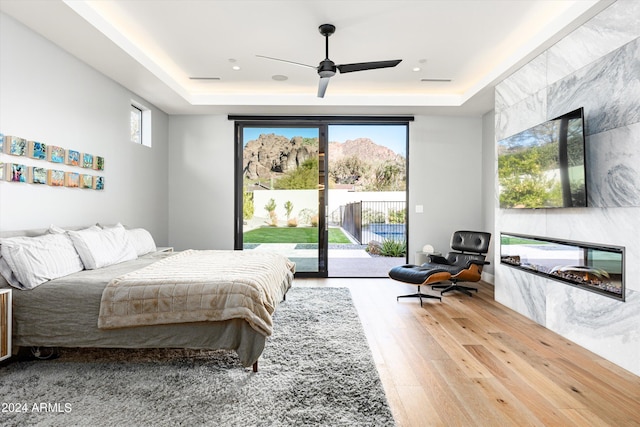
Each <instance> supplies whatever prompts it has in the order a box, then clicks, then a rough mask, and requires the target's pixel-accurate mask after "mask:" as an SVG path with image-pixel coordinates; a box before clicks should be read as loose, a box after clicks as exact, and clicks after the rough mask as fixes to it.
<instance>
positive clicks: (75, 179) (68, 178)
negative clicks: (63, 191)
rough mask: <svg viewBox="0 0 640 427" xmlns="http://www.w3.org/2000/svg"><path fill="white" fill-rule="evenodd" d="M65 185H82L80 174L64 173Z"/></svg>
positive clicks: (77, 186)
mask: <svg viewBox="0 0 640 427" xmlns="http://www.w3.org/2000/svg"><path fill="white" fill-rule="evenodd" d="M64 186H65V187H69V188H79V187H80V174H79V173H77V172H65V173H64Z"/></svg>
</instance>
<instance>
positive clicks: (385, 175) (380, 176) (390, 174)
mask: <svg viewBox="0 0 640 427" xmlns="http://www.w3.org/2000/svg"><path fill="white" fill-rule="evenodd" d="M405 180H406V168H405V164H404V163H403V162H399V161H386V162H384V163H382V164H380V165H378V167H377V168H376V170H375V172H374V175H373V182H371V183H370V184H369V185H368V189H369V190H370V191H404V190H405V185H404V183H405Z"/></svg>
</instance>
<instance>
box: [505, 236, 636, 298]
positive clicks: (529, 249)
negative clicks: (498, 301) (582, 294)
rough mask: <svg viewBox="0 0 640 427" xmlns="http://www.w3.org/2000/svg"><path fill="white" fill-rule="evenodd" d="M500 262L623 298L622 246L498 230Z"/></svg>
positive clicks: (602, 293)
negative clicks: (499, 231) (500, 231)
mask: <svg viewBox="0 0 640 427" xmlns="http://www.w3.org/2000/svg"><path fill="white" fill-rule="evenodd" d="M500 263H501V264H504V265H507V266H509V267H514V268H517V269H519V270H524V271H527V272H529V273H533V274H537V275H541V276H545V277H548V278H550V279H554V280H557V281H560V282H563V283H566V284H568V285H571V286H576V287H578V288H581V289H585V290H588V291H591V292H596V293H599V294H601V295H606V296H608V297H611V298H615V299H617V300H620V301H624V299H625V292H624V248H623V247H620V246H602V245H596V244H593V243H583V242H573V241H567V240H560V239H554V238H547V237H539V236H527V235H523V234H514V233H500Z"/></svg>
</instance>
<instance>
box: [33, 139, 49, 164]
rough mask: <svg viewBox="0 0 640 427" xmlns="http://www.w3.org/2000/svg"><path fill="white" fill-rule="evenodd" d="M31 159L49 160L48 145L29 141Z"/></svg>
mask: <svg viewBox="0 0 640 427" xmlns="http://www.w3.org/2000/svg"><path fill="white" fill-rule="evenodd" d="M29 157H31V158H33V159H38V160H44V159H46V158H47V145H46V144H45V143H44V142H38V141H29Z"/></svg>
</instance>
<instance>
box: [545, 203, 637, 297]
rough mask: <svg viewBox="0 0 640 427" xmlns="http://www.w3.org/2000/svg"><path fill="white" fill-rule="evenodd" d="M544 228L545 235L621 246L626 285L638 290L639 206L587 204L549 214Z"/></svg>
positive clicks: (627, 287)
mask: <svg viewBox="0 0 640 427" xmlns="http://www.w3.org/2000/svg"><path fill="white" fill-rule="evenodd" d="M559 211H562V212H564V211H576V209H561V210H559ZM547 230H548V234H547V237H557V238H561V239H567V240H574V241H578V242H586V243H595V244H602V245H613V246H622V247H624V248H625V287H626V289H627V290H634V291H637V292H640V262H639V261H638V260H640V239H638V236H639V235H640V208H605V209H595V208H586V209H580V210H579V212H578V213H575V214H569V215H562V214H561V212H557V213H556V214H554V215H549V216H548V218H547Z"/></svg>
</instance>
